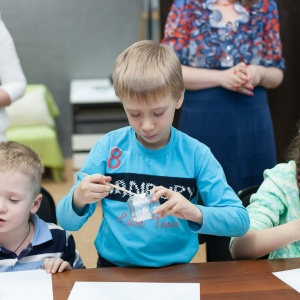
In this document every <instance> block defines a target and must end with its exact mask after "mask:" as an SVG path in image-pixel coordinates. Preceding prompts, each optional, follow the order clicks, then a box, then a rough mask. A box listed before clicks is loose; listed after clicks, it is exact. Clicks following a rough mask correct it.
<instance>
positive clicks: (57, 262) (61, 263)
mask: <svg viewBox="0 0 300 300" xmlns="http://www.w3.org/2000/svg"><path fill="white" fill-rule="evenodd" d="M44 267H45V270H46V272H47V273H56V272H59V273H61V272H63V271H64V270H71V269H72V267H71V266H70V264H69V262H67V261H65V260H62V259H61V258H54V257H51V258H45V259H44Z"/></svg>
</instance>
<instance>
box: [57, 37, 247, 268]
mask: <svg viewBox="0 0 300 300" xmlns="http://www.w3.org/2000/svg"><path fill="white" fill-rule="evenodd" d="M113 84H114V88H115V92H116V95H117V96H118V97H119V98H120V99H121V102H122V104H123V107H124V110H125V112H126V115H127V118H128V120H129V123H130V126H128V127H125V128H121V129H118V130H115V131H112V132H109V133H108V134H106V135H105V136H104V137H102V138H101V139H99V140H98V142H97V143H96V145H95V146H94V147H93V149H92V150H91V152H90V154H89V156H88V158H87V160H86V162H85V164H84V166H83V167H82V169H81V172H79V173H78V180H77V182H76V183H75V185H74V186H73V187H72V188H71V191H70V193H69V194H68V195H66V196H65V197H64V198H63V199H62V200H61V201H60V203H59V204H58V207H57V217H58V220H59V223H60V224H61V226H62V227H63V228H65V229H68V230H79V229H80V228H81V227H82V226H83V225H84V223H85V222H86V221H87V220H88V219H89V217H90V216H91V215H92V214H93V213H94V211H95V209H96V206H97V203H98V202H101V205H102V209H103V221H102V223H101V226H100V228H99V232H98V234H97V236H96V239H95V247H96V250H97V252H98V255H99V258H98V263H97V266H98V267H103V266H105V267H106V266H144V267H163V266H168V265H172V264H180V263H188V262H189V261H191V259H192V258H193V257H194V255H195V254H196V253H197V251H198V249H199V243H198V234H202V233H203V234H212V235H222V236H241V235H243V234H245V233H246V232H247V230H248V228H249V217H248V214H247V211H246V209H245V208H244V207H243V206H242V203H241V201H240V200H239V199H238V198H237V196H236V194H235V193H234V191H233V190H232V189H231V188H230V187H229V186H228V184H227V182H226V179H225V176H224V173H223V170H222V167H221V166H220V164H219V163H218V161H217V160H216V159H215V158H214V156H213V155H212V153H211V151H210V150H209V148H208V147H207V146H205V145H204V144H202V143H200V142H199V141H197V140H195V139H193V138H191V137H189V136H188V135H186V134H184V133H182V132H180V131H178V130H176V129H175V128H174V127H172V122H173V119H174V113H175V110H176V109H179V108H180V107H181V105H182V102H183V92H184V85H183V80H182V70H181V65H180V62H179V60H178V58H177V57H176V55H175V54H174V52H173V51H172V50H171V49H170V48H169V47H168V46H164V45H158V44H156V43H154V42H153V41H140V42H137V43H135V44H133V45H132V46H130V47H129V48H127V49H126V50H125V51H124V52H123V53H121V54H120V55H119V57H118V58H117V60H116V62H115V67H114V73H113ZM83 173H85V174H89V175H90V176H84V175H82V174H83ZM107 183H113V184H115V185H118V186H121V187H123V188H126V189H128V190H130V191H131V192H134V193H151V194H152V195H153V197H154V198H153V200H154V201H157V200H160V203H161V206H159V207H158V208H157V209H156V211H155V213H156V214H157V215H158V217H155V218H153V219H150V220H146V221H141V222H135V221H133V220H132V218H131V217H130V214H129V211H128V208H127V204H126V202H127V200H128V197H129V195H128V194H126V193H125V192H122V191H120V190H118V189H114V188H112V187H111V186H110V185H108V184H107ZM199 195H200V196H201V198H202V200H203V202H204V204H205V206H201V205H197V199H198V196H199Z"/></svg>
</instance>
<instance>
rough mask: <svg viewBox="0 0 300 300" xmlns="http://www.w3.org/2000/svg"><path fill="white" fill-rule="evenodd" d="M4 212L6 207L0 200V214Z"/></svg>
mask: <svg viewBox="0 0 300 300" xmlns="http://www.w3.org/2000/svg"><path fill="white" fill-rule="evenodd" d="M5 211H6V205H5V203H4V201H3V200H1V199H0V213H3V212H5Z"/></svg>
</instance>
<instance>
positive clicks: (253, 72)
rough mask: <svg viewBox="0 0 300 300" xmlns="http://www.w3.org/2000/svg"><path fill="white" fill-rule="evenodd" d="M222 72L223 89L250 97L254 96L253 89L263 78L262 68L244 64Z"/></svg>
mask: <svg viewBox="0 0 300 300" xmlns="http://www.w3.org/2000/svg"><path fill="white" fill-rule="evenodd" d="M221 72H222V75H223V76H222V78H221V86H222V87H224V88H226V89H228V90H231V91H235V92H238V93H241V94H245V95H248V96H253V89H254V87H256V86H257V85H259V83H260V82H261V79H262V76H263V74H262V67H261V66H256V65H246V64H245V63H244V62H241V63H239V64H237V65H236V66H233V67H232V68H230V69H227V70H224V71H221Z"/></svg>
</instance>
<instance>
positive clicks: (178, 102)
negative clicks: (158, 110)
mask: <svg viewBox="0 0 300 300" xmlns="http://www.w3.org/2000/svg"><path fill="white" fill-rule="evenodd" d="M183 98H184V90H183V91H182V93H181V95H180V97H179V99H178V100H177V102H176V106H175V108H176V109H179V108H180V107H181V105H182V103H183Z"/></svg>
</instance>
